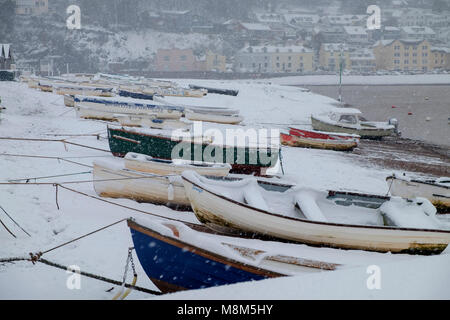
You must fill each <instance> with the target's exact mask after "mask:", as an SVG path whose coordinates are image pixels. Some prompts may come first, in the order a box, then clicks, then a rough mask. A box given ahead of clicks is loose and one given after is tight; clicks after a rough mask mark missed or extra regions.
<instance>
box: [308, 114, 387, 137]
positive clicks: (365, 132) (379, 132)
mask: <svg viewBox="0 0 450 320" xmlns="http://www.w3.org/2000/svg"><path fill="white" fill-rule="evenodd" d="M311 124H312V127H313V129H314V130H317V131H328V132H339V133H347V134H356V135H359V136H360V137H361V138H364V139H381V138H383V137H386V136H391V135H393V134H394V133H395V132H394V131H395V129H393V128H392V129H382V128H374V129H368V128H367V129H365V128H361V129H358V128H351V127H344V126H340V125H337V124H332V123H327V122H324V121H321V120H319V119H316V118H314V117H311Z"/></svg>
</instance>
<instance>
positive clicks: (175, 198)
mask: <svg viewBox="0 0 450 320" xmlns="http://www.w3.org/2000/svg"><path fill="white" fill-rule="evenodd" d="M118 161H121V160H118ZM93 175H94V180H109V181H96V182H94V189H95V192H96V193H97V194H98V195H99V196H101V197H108V198H127V199H132V200H135V201H139V202H149V203H156V204H163V205H170V206H181V207H186V208H188V207H190V202H189V200H188V199H187V197H186V195H185V192H184V187H183V185H182V184H181V182H180V181H178V182H177V181H176V179H171V180H172V182H171V181H170V180H169V178H167V177H158V176H154V177H152V176H151V175H146V174H144V173H139V172H131V171H128V170H124V169H122V170H118V169H117V168H114V167H108V166H105V165H102V164H98V163H94V172H93ZM146 176H148V177H149V178H145V177H146ZM127 178H138V179H128V180H127ZM111 179H122V180H111Z"/></svg>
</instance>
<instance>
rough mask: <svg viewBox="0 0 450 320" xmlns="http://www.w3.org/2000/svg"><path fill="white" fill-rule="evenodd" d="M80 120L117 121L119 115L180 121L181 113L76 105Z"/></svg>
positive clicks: (166, 110) (101, 105)
mask: <svg viewBox="0 0 450 320" xmlns="http://www.w3.org/2000/svg"><path fill="white" fill-rule="evenodd" d="M75 109H76V110H77V114H78V115H79V117H80V118H86V119H106V120H117V115H142V116H152V117H155V118H158V119H179V118H180V117H181V112H179V111H175V110H168V109H159V108H154V109H150V108H132V107H129V108H128V107H120V106H115V105H107V104H98V103H91V102H82V103H79V102H78V103H75Z"/></svg>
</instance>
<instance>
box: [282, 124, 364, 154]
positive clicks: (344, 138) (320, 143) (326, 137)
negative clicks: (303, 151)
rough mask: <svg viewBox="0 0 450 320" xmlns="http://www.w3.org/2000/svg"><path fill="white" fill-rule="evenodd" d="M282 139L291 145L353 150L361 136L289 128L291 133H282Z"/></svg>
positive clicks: (283, 142)
mask: <svg viewBox="0 0 450 320" xmlns="http://www.w3.org/2000/svg"><path fill="white" fill-rule="evenodd" d="M280 140H281V143H282V144H283V145H287V146H291V147H302V148H316V149H329V150H337V151H351V150H353V149H354V148H356V147H357V146H358V142H359V136H356V135H344V134H338V133H331V132H330V133H327V132H319V131H311V130H305V129H297V128H289V134H286V133H281V134H280Z"/></svg>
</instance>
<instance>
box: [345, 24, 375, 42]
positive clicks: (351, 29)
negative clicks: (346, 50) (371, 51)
mask: <svg viewBox="0 0 450 320" xmlns="http://www.w3.org/2000/svg"><path fill="white" fill-rule="evenodd" d="M343 28H344V33H345V38H346V42H347V43H350V44H367V43H368V41H369V38H368V34H367V31H366V28H363V27H360V26H344V27H343Z"/></svg>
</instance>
